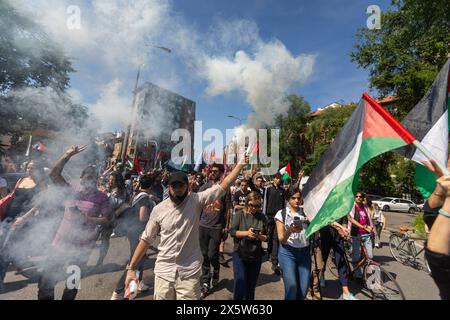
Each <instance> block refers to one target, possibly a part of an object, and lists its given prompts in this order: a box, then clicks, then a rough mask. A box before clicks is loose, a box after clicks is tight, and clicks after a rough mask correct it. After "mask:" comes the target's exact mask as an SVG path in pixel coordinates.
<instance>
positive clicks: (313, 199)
mask: <svg viewBox="0 0 450 320" xmlns="http://www.w3.org/2000/svg"><path fill="white" fill-rule="evenodd" d="M361 144H362V132H360V133H359V135H358V138H357V140H356V144H355V146H354V147H353V149H352V150H351V152H350V153H349V154H347V156H346V157H345V158H344V159H343V160H342V162H341V163H340V164H339V165H338V166H337V167H336V168H335V169H334V170H333V171H331V172H330V173H329V174H328V175H327V176H326V177H325V179H323V180H322V181H321V182H320V183H319V184H318V185H317V186H316V187H315V188H314V189H312V190H311V191H310V192H309V193H308V195H307V196H306V198H305V199H304V206H303V207H304V210H305V213H306V215H307V216H308V218H309V219H310V220H312V219H313V218H314V216H315V215H316V214H317V213H318V212H319V210H320V208H321V207H322V206H323V204H324V203H325V200H326V199H327V197H328V195H329V194H330V192H331V191H332V190H333V189H334V188H335V187H336V186H337V185H338V184H339V183H341V182H342V181H344V180H346V179H348V178H349V177H351V176H353V175H354V174H355V171H356V165H357V163H358V158H359V153H360V150H361Z"/></svg>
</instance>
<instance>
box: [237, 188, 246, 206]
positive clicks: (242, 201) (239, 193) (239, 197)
mask: <svg viewBox="0 0 450 320" xmlns="http://www.w3.org/2000/svg"><path fill="white" fill-rule="evenodd" d="M248 194H249V192H247V193H243V192H242V190H241V189H239V190H238V191H236V192H235V193H234V196H233V202H237V204H238V205H240V206H244V205H245V202H246V201H247V196H248Z"/></svg>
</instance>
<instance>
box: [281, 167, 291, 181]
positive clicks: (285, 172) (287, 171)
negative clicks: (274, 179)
mask: <svg viewBox="0 0 450 320" xmlns="http://www.w3.org/2000/svg"><path fill="white" fill-rule="evenodd" d="M280 173H281V180H283V181H287V180H291V179H292V171H291V163H290V162H288V164H287V165H286V166H285V167H283V168H281V169H280Z"/></svg>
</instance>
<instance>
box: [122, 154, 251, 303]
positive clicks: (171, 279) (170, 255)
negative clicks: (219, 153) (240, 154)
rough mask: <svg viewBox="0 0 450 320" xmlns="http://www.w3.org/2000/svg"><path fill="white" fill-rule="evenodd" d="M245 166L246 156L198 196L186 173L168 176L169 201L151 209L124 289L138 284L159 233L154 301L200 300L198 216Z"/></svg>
mask: <svg viewBox="0 0 450 320" xmlns="http://www.w3.org/2000/svg"><path fill="white" fill-rule="evenodd" d="M247 163H248V156H246V157H245V160H241V161H240V163H239V164H237V165H236V167H235V168H234V170H233V171H232V172H231V173H230V174H229V175H228V176H227V177H226V178H225V179H224V180H223V181H222V182H221V183H220V184H215V185H214V186H212V187H211V188H209V189H207V190H205V191H202V192H198V193H189V191H188V188H189V182H188V177H187V175H186V173H184V172H173V173H171V174H170V176H169V181H168V182H169V198H168V199H166V200H164V201H162V202H161V203H160V204H158V205H157V206H156V207H155V208H154V209H153V212H152V215H151V216H150V220H149V222H148V223H147V226H146V228H145V231H144V232H143V233H142V236H141V240H140V242H139V245H138V247H137V248H136V251H135V252H134V255H133V257H132V259H131V262H130V263H129V265H128V266H127V269H128V272H127V277H126V280H125V287H126V288H128V286H129V284H130V282H131V281H132V280H134V281H136V282H137V277H136V267H137V266H138V263H139V261H140V260H141V259H142V257H143V256H144V255H145V253H146V251H147V249H148V248H149V247H150V245H151V244H152V243H153V242H154V241H155V239H156V236H157V234H158V233H160V235H161V238H160V243H159V246H158V250H159V251H158V256H157V258H156V263H155V269H154V274H155V283H154V299H155V300H175V299H177V300H198V299H200V297H201V288H200V278H201V275H202V261H203V256H202V252H201V250H200V244H199V223H200V213H201V212H202V210H203V209H204V208H205V207H207V206H208V205H210V204H211V203H213V202H214V201H216V200H217V199H219V198H220V197H223V196H224V195H225V193H226V190H227V189H228V188H229V187H230V186H231V185H232V184H233V183H234V181H235V180H236V178H237V177H238V175H239V173H240V172H241V170H242V168H243V167H244V165H246V164H247Z"/></svg>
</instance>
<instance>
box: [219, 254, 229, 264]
mask: <svg viewBox="0 0 450 320" xmlns="http://www.w3.org/2000/svg"><path fill="white" fill-rule="evenodd" d="M219 263H220V264H221V265H223V266H224V267H225V266H226V265H227V260H225V256H224V255H223V252H221V253H220V255H219Z"/></svg>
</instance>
